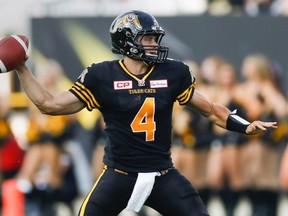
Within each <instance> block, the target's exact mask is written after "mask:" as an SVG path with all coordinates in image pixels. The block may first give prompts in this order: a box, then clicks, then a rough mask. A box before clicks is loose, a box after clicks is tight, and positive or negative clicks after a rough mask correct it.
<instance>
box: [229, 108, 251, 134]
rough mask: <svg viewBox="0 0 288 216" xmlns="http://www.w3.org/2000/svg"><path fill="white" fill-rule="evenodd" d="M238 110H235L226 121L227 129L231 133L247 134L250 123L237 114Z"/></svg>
mask: <svg viewBox="0 0 288 216" xmlns="http://www.w3.org/2000/svg"><path fill="white" fill-rule="evenodd" d="M236 112H237V110H234V111H233V112H232V113H231V114H230V115H229V116H228V118H227V121H226V128H227V130H230V131H236V132H239V133H244V134H246V129H247V127H248V125H249V124H250V122H248V121H246V120H245V119H243V118H241V117H240V116H238V115H237V114H236Z"/></svg>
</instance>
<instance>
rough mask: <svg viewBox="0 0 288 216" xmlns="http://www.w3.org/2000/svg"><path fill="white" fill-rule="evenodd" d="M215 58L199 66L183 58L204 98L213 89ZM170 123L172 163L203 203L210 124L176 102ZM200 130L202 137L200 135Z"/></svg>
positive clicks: (207, 194)
mask: <svg viewBox="0 0 288 216" xmlns="http://www.w3.org/2000/svg"><path fill="white" fill-rule="evenodd" d="M218 61H220V58H219V59H218V57H216V56H209V57H207V58H206V59H205V60H203V62H202V64H201V65H198V63H197V62H195V61H193V60H186V64H187V65H188V66H189V67H190V71H191V73H192V74H193V75H194V76H195V78H196V86H197V89H198V90H199V91H201V92H202V94H203V95H204V96H205V97H208V98H210V97H211V95H212V92H213V88H214V86H213V85H214V81H215V76H214V75H215V68H217V67H218V63H219V62H218ZM173 125H174V127H173V128H174V129H173V148H172V159H173V163H174V165H175V167H177V168H178V169H179V170H180V171H181V172H182V173H183V175H184V176H186V178H188V180H189V181H191V182H192V184H193V185H194V186H195V188H196V189H197V190H198V191H199V193H200V196H201V198H202V200H203V202H204V203H205V204H207V203H208V200H209V197H210V193H209V188H208V185H207V181H208V179H207V172H206V171H207V169H206V166H207V156H208V151H209V149H210V144H211V142H212V140H213V134H212V130H211V128H212V124H211V123H210V122H209V121H208V120H207V119H206V118H204V117H202V116H200V115H198V114H196V113H194V112H193V111H192V110H190V109H188V108H181V107H180V106H177V103H176V104H175V109H174V113H173ZM204 132H205V136H203V133H204Z"/></svg>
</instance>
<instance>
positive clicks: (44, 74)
mask: <svg viewBox="0 0 288 216" xmlns="http://www.w3.org/2000/svg"><path fill="white" fill-rule="evenodd" d="M36 71H37V75H38V78H39V80H40V82H41V83H42V85H43V86H45V87H46V88H47V89H49V90H50V91H51V92H57V91H59V83H60V82H61V79H62V77H61V76H62V68H61V67H60V65H59V64H58V63H57V62H55V61H53V60H48V61H47V62H42V63H41V64H40V65H39V67H37V68H36ZM75 122H76V117H75V116H74V115H71V116H46V115H43V114H41V113H40V111H39V110H37V109H36V107H35V106H31V107H30V112H29V126H28V130H27V142H28V148H27V150H26V154H25V158H24V161H23V165H22V167H21V169H20V171H19V173H18V186H19V189H20V190H21V191H22V192H24V193H25V194H26V195H27V196H26V197H27V200H28V201H30V202H27V203H28V205H27V206H28V208H27V211H28V212H27V214H32V213H31V212H34V214H35V211H36V212H37V211H38V212H39V214H41V215H44V214H45V215H49V216H53V215H55V214H56V211H55V209H54V208H53V207H54V206H53V205H54V203H55V202H57V201H59V202H64V203H66V204H68V205H71V202H72V201H73V199H74V198H75V197H76V196H77V185H76V181H75V176H74V173H73V161H72V160H71V157H70V155H69V154H68V153H67V152H66V151H65V148H64V143H65V141H66V140H68V139H73V134H74V131H73V127H74V125H75ZM35 206H36V207H35ZM37 208H39V209H38V210H37ZM35 209H36V210H35ZM29 211H31V212H29Z"/></svg>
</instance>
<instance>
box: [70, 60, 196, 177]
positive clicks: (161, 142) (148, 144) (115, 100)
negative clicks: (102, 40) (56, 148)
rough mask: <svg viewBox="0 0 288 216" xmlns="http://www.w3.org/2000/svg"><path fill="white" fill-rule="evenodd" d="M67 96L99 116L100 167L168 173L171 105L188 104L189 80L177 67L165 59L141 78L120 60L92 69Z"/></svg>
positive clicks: (186, 70) (191, 82) (180, 66)
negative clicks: (102, 143)
mask: <svg viewBox="0 0 288 216" xmlns="http://www.w3.org/2000/svg"><path fill="white" fill-rule="evenodd" d="M70 91H71V92H72V93H73V94H75V95H76V97H78V98H79V100H81V101H82V102H83V103H85V104H86V107H87V109H88V110H89V111H92V110H93V109H99V110H100V111H101V113H102V115H103V118H104V121H105V124H106V128H105V133H106V136H107V143H106V146H105V156H104V163H105V164H106V165H108V166H111V167H114V168H117V169H121V170H125V171H128V172H153V171H160V170H163V169H167V168H169V167H172V166H173V165H172V161H171V157H170V153H171V152H170V147H171V128H172V125H171V118H172V117H171V116H172V109H173V104H174V102H175V101H176V100H177V101H178V102H179V103H180V104H181V105H184V104H186V103H188V101H189V100H190V99H191V97H192V95H193V91H194V78H193V76H191V73H190V71H189V68H188V66H187V65H185V64H184V63H182V62H179V61H176V60H172V59H168V60H167V61H166V62H165V63H163V64H157V65H154V66H152V67H151V68H150V69H149V70H148V71H147V72H146V73H144V74H141V76H136V75H134V74H132V73H130V72H129V71H128V70H127V69H126V68H125V65H124V64H123V60H115V61H105V62H102V63H98V64H92V65H91V66H90V67H88V68H87V69H85V70H84V71H83V72H82V74H81V75H80V76H79V78H78V80H77V81H76V82H75V83H74V85H73V86H72V88H71V89H70Z"/></svg>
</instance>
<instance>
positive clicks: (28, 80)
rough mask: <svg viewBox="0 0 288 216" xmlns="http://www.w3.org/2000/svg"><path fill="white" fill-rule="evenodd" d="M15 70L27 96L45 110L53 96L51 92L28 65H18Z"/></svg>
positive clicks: (41, 109)
mask: <svg viewBox="0 0 288 216" xmlns="http://www.w3.org/2000/svg"><path fill="white" fill-rule="evenodd" d="M15 71H16V73H17V75H18V77H19V80H20V82H21V85H22V87H23V89H24V90H25V92H26V94H27V96H28V97H29V98H30V100H31V101H32V103H34V104H35V105H36V106H37V107H38V109H39V110H40V111H41V112H43V110H44V109H45V108H44V107H46V106H47V105H45V103H46V102H47V101H49V99H50V98H52V95H51V93H50V92H49V91H48V90H47V89H45V88H44V87H43V86H42V85H41V84H40V83H39V82H38V81H37V80H36V78H35V77H34V75H33V74H32V73H31V71H30V70H29V68H28V67H27V66H26V65H23V66H20V67H18V68H17V69H16V70H15Z"/></svg>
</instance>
